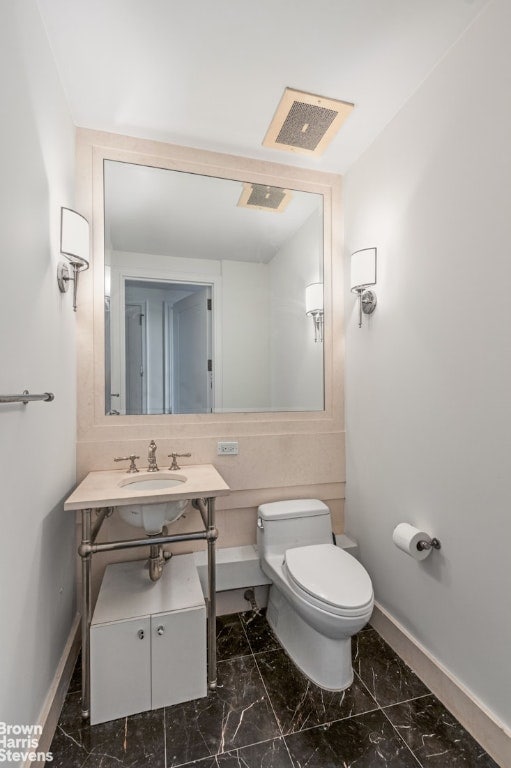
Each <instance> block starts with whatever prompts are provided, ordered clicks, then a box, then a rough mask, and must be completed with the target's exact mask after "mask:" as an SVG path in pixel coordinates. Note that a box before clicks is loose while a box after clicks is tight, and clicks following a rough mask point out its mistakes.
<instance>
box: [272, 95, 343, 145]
mask: <svg viewBox="0 0 511 768" xmlns="http://www.w3.org/2000/svg"><path fill="white" fill-rule="evenodd" d="M353 107H354V104H350V103H349V102H347V101H337V100H335V99H326V98H324V97H323V96H315V95H314V94H312V93H304V92H303V91H295V90H293V89H292V88H286V90H285V91H284V94H283V96H282V98H281V100H280V104H279V106H278V107H277V111H276V112H275V115H274V118H273V120H272V121H271V124H270V127H269V128H268V132H267V133H266V136H265V137H264V140H263V146H265V147H273V149H283V150H286V151H288V152H299V153H300V154H303V155H315V156H318V155H321V154H322V153H323V152H324V150H325V149H326V147H327V145H328V144H329V143H330V141H331V140H332V139H333V137H334V136H335V134H336V133H337V131H338V130H339V128H340V127H341V125H342V123H343V122H344V121H345V120H346V118H347V117H348V115H349V114H350V112H351V110H352V109H353Z"/></svg>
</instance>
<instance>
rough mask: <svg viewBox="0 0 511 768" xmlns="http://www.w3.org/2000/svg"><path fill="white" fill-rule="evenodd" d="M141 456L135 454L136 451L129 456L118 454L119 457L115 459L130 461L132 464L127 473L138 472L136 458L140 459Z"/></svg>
mask: <svg viewBox="0 0 511 768" xmlns="http://www.w3.org/2000/svg"><path fill="white" fill-rule="evenodd" d="M139 458H140V456H135V454H134V453H131V454H130V455H129V456H117V458H115V459H114V461H129V462H131V463H130V466H129V469H127V470H126V473H127V474H128V473H133V472H138V469H137V465H136V464H135V459H139Z"/></svg>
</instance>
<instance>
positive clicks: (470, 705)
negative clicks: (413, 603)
mask: <svg viewBox="0 0 511 768" xmlns="http://www.w3.org/2000/svg"><path fill="white" fill-rule="evenodd" d="M371 625H372V626H373V627H374V628H375V629H376V630H377V631H378V632H379V633H380V635H381V636H382V637H383V639H384V640H385V641H386V642H387V643H388V644H389V645H390V646H391V647H392V648H393V649H394V650H395V651H396V653H397V654H398V655H399V656H400V657H401V658H402V659H403V660H404V661H405V662H406V663H407V664H408V666H410V667H411V668H412V669H413V671H414V672H415V674H416V675H417V676H418V677H420V679H421V680H422V681H423V683H424V684H425V685H427V686H428V688H429V689H430V690H431V691H432V692H433V693H434V694H435V696H436V697H437V698H438V699H439V700H440V701H441V702H442V704H444V706H445V707H447V709H448V710H449V711H450V712H452V714H453V715H454V716H455V717H456V718H457V719H458V720H459V721H460V723H461V724H462V725H463V727H464V728H466V730H467V731H468V732H469V733H471V734H472V736H473V737H474V738H475V739H476V740H477V741H478V742H479V744H481V746H482V747H483V748H484V749H485V750H486V751H487V752H488V754H489V755H491V756H492V757H493V759H494V760H495V761H496V762H497V763H498V764H499V765H501V766H503V768H505V766H511V732H510V730H509V728H507V727H506V725H505V724H504V723H502V722H500V721H499V720H498V718H496V717H495V715H494V714H493V713H492V712H490V711H489V710H488V709H487V707H485V705H484V704H483V703H482V702H481V701H479V700H478V699H477V698H476V697H475V696H474V695H473V694H472V693H471V692H470V691H469V690H468V689H467V688H466V687H465V686H464V685H463V683H462V682H461V681H460V680H458V679H457V678H456V677H454V675H453V674H452V673H451V672H449V670H448V669H446V668H445V667H444V666H443V665H442V664H441V663H440V662H439V661H438V659H435V657H434V656H433V655H432V654H431V653H430V652H429V651H428V650H427V649H426V648H424V646H422V645H421V644H420V643H419V642H418V641H417V640H416V639H415V638H414V637H413V636H412V635H411V634H410V633H409V632H408V631H407V630H406V629H405V627H403V626H402V624H400V623H399V622H398V621H397V620H396V619H395V618H394V617H393V616H392V615H391V614H390V613H388V611H386V610H385V608H383V607H382V606H381V605H379V604H378V603H377V604H375V608H374V613H373V615H372V618H371Z"/></svg>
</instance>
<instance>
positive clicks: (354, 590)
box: [284, 544, 373, 616]
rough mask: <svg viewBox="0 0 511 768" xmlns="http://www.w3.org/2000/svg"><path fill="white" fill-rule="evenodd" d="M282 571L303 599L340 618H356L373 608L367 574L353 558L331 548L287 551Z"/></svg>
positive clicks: (327, 546)
mask: <svg viewBox="0 0 511 768" xmlns="http://www.w3.org/2000/svg"><path fill="white" fill-rule="evenodd" d="M284 568H285V570H286V573H287V575H288V577H289V580H290V582H291V583H292V585H293V587H294V589H295V590H296V591H297V592H298V593H299V594H300V595H301V596H302V598H303V599H305V600H307V601H308V602H310V603H312V604H313V605H316V606H317V607H319V608H322V609H323V610H324V611H327V612H329V613H334V614H336V615H340V616H359V615H363V614H364V613H366V611H367V610H368V608H372V603H373V588H372V583H371V579H370V577H369V574H368V573H367V571H366V570H365V568H364V567H363V566H362V565H361V564H360V563H359V562H358V560H356V559H355V558H354V557H352V556H351V555H349V554H348V553H347V552H344V550H342V549H340V548H339V547H336V546H334V545H333V544H313V545H310V546H305V547H296V548H294V549H288V550H287V551H286V553H285V561H284Z"/></svg>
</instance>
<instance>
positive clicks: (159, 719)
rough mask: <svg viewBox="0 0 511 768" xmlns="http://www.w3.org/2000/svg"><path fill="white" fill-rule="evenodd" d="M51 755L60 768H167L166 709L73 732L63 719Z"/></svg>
mask: <svg viewBox="0 0 511 768" xmlns="http://www.w3.org/2000/svg"><path fill="white" fill-rule="evenodd" d="M78 695H79V694H78ZM50 752H51V753H52V755H53V760H52V762H51V765H52V766H55V767H56V768H75V767H76V768H78V767H80V768H81V766H84V768H85V766H86V767H87V768H96V766H98V768H99V766H101V768H111V766H117V768H121V767H122V768H142V766H147V765H151V766H152V768H164V766H165V732H164V712H163V709H160V710H155V711H151V712H142V713H141V714H139V715H132V716H131V717H127V718H121V719H118V720H111V721H109V722H107V723H100V724H99V725H88V724H87V723H83V722H81V723H80V725H79V727H78V728H73V729H68V728H66V726H65V725H63V724H62V719H61V723H60V724H59V726H58V727H57V731H56V733H55V737H54V739H53V741H52V744H51V747H50Z"/></svg>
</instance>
